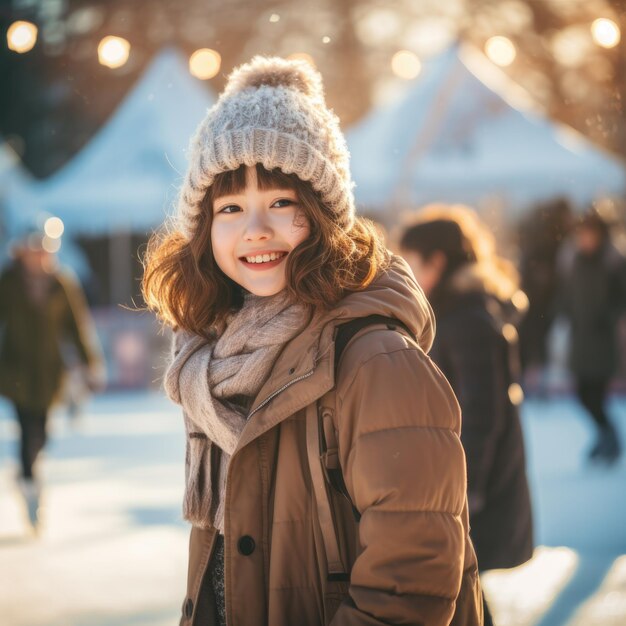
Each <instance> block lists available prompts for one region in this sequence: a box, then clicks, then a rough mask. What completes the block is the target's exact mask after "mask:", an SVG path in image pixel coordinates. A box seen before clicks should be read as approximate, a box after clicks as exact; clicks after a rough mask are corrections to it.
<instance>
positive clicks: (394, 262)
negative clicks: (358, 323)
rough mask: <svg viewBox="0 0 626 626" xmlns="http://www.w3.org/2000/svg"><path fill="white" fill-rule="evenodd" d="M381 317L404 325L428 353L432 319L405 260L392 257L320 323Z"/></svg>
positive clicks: (433, 332) (433, 317) (433, 323)
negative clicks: (365, 285)
mask: <svg viewBox="0 0 626 626" xmlns="http://www.w3.org/2000/svg"><path fill="white" fill-rule="evenodd" d="M369 315H384V316H385V317H394V318H396V319H398V320H400V321H401V322H403V323H404V324H405V325H406V326H407V327H408V328H410V329H411V331H412V332H413V334H414V336H415V338H416V340H417V342H418V344H419V346H420V348H421V349H422V350H423V351H424V352H428V351H429V350H430V348H431V346H432V343H433V339H434V336H435V316H434V314H433V311H432V308H431V306H430V304H429V303H428V300H427V299H426V296H425V295H424V292H423V291H422V289H421V287H420V286H419V285H418V284H417V281H416V280H415V278H414V276H413V273H412V272H411V270H410V268H409V266H408V264H407V263H406V261H405V260H404V259H402V258H401V257H399V256H395V255H391V258H390V263H389V266H388V267H387V268H386V269H384V270H383V271H382V272H381V273H380V274H379V275H378V276H377V277H376V278H375V279H374V281H373V282H372V283H371V284H370V285H369V286H368V287H367V288H365V289H364V290H362V291H355V292H352V293H350V294H349V295H347V296H346V297H345V298H344V299H343V300H342V301H341V302H340V303H339V305H338V306H337V307H336V308H334V309H331V310H330V311H328V312H327V313H326V315H325V316H324V318H323V320H326V323H333V325H335V326H337V325H338V324H343V323H344V322H346V321H348V320H351V319H356V318H361V317H367V316H369Z"/></svg>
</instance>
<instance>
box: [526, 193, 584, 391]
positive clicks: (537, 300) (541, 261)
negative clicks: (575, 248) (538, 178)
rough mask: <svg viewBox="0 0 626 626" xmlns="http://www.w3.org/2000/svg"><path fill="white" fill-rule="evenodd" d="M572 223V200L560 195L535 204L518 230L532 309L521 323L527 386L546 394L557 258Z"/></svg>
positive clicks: (555, 290)
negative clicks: (546, 373)
mask: <svg viewBox="0 0 626 626" xmlns="http://www.w3.org/2000/svg"><path fill="white" fill-rule="evenodd" d="M571 227H572V211H571V207H570V204H569V202H568V200H566V199H565V198H557V199H555V200H552V201H550V202H546V203H544V204H540V205H539V206H537V207H535V209H534V210H532V211H531V212H530V213H529V214H528V215H527V216H526V217H525V218H524V220H523V221H522V223H521V224H520V226H519V230H518V233H519V253H520V265H519V267H520V275H521V288H522V290H523V292H524V293H525V294H526V295H527V296H528V311H527V312H526V314H525V315H524V317H523V319H522V320H521V322H520V325H519V338H520V340H519V347H520V358H521V362H522V374H523V379H524V383H525V384H526V385H527V389H528V390H529V391H531V392H536V393H539V394H542V395H543V394H544V393H545V376H544V373H545V372H544V370H545V366H546V365H547V361H548V336H549V332H550V327H551V326H552V323H553V321H554V319H555V316H556V313H557V302H556V300H557V297H556V296H557V293H558V285H559V276H558V263H557V259H558V255H559V250H560V249H561V245H562V243H563V241H565V240H566V238H567V235H568V234H569V232H570V231H571Z"/></svg>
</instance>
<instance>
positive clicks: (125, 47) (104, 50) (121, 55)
mask: <svg viewBox="0 0 626 626" xmlns="http://www.w3.org/2000/svg"><path fill="white" fill-rule="evenodd" d="M129 55H130V43H129V42H128V41H127V40H126V39H123V38H122V37H113V36H111V35H109V36H108V37H104V39H102V40H101V41H100V43H99V44H98V61H100V63H101V64H102V65H105V66H106V67H110V68H111V69H115V68H117V67H122V65H124V64H125V63H126V61H128V57H129Z"/></svg>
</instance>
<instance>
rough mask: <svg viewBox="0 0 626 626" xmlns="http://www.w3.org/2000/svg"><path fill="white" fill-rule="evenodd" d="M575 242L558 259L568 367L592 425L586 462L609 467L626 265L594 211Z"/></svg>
mask: <svg viewBox="0 0 626 626" xmlns="http://www.w3.org/2000/svg"><path fill="white" fill-rule="evenodd" d="M573 243H574V247H573V248H570V249H569V252H570V254H569V255H568V254H567V253H568V250H567V249H566V250H565V253H564V254H563V255H562V258H561V292H560V298H559V300H560V305H561V310H562V312H563V313H564V315H565V317H566V318H567V319H568V320H569V322H570V329H571V338H570V369H571V371H572V374H573V375H574V378H575V382H576V394H577V395H578V398H579V400H580V402H581V404H582V405H583V406H584V407H585V409H586V410H587V411H588V413H589V415H590V416H591V417H592V418H593V421H594V424H595V426H596V431H597V436H596V441H595V443H594V444H593V446H592V447H591V449H590V450H589V459H590V460H591V461H594V462H603V463H607V464H612V463H614V462H615V461H617V459H618V458H619V456H620V454H621V446H620V442H619V437H618V434H617V431H616V429H615V426H614V425H613V423H612V422H611V420H610V419H609V416H608V415H607V413H606V410H605V406H604V403H605V398H606V394H607V391H608V387H609V383H610V381H611V378H612V377H613V375H614V374H615V372H616V371H617V367H618V361H619V348H618V336H617V325H618V321H619V318H620V316H621V314H622V313H623V312H624V308H625V304H626V261H625V259H624V255H623V254H622V253H621V252H620V251H619V250H618V248H617V247H616V246H615V245H614V243H613V241H612V239H611V233H610V229H609V225H608V223H607V221H606V220H605V219H604V218H603V217H602V216H601V215H600V214H599V213H598V212H597V211H594V210H592V211H590V212H589V213H587V214H586V215H584V216H583V217H582V218H581V219H580V221H579V223H578V225H577V228H576V232H575V237H574V241H573Z"/></svg>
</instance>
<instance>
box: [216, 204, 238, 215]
mask: <svg viewBox="0 0 626 626" xmlns="http://www.w3.org/2000/svg"><path fill="white" fill-rule="evenodd" d="M237 211H241V208H240V207H238V206H237V205H236V204H229V205H227V206H224V207H222V208H221V209H220V210H219V211H218V213H226V214H230V213H236V212H237Z"/></svg>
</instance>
